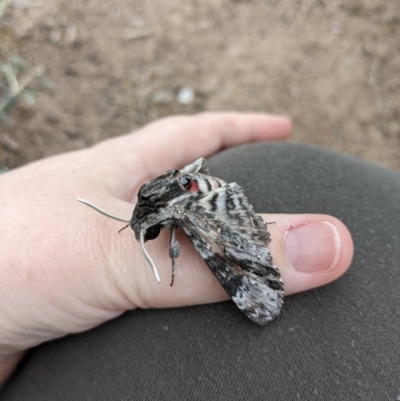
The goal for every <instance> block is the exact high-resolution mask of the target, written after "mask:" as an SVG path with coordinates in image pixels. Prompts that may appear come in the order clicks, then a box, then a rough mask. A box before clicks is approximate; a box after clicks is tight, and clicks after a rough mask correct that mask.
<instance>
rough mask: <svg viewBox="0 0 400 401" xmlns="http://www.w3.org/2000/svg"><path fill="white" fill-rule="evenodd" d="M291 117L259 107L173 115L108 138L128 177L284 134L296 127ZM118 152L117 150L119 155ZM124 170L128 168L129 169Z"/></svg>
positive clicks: (110, 150) (156, 172) (110, 149)
mask: <svg viewBox="0 0 400 401" xmlns="http://www.w3.org/2000/svg"><path fill="white" fill-rule="evenodd" d="M291 129H292V125H291V122H290V120H289V119H288V118H287V117H283V116H274V115H268V114H260V113H235V112H227V113H202V114H197V115H194V116H174V117H168V118H165V119H162V120H159V121H156V122H154V123H151V124H149V125H147V126H145V127H144V128H142V129H141V130H139V131H138V132H137V133H135V134H134V135H132V134H128V135H125V136H122V137H118V138H115V139H111V140H108V141H106V142H105V143H104V145H105V146H106V148H107V153H108V155H109V157H113V163H115V166H116V168H118V169H123V173H122V171H121V170H120V171H119V172H120V173H122V175H123V176H125V177H128V176H129V177H132V175H133V174H138V172H139V171H142V172H143V173H144V174H145V175H146V176H145V177H142V179H144V178H146V179H147V178H151V177H155V176H157V175H160V174H162V173H164V172H165V171H167V170H168V169H171V168H177V167H182V166H184V165H186V164H188V163H190V162H192V161H193V160H195V159H197V158H199V157H207V156H210V155H212V154H214V153H216V152H218V151H220V150H222V149H225V148H229V147H232V146H238V145H241V144H245V143H251V142H262V141H267V140H283V139H285V138H287V137H288V136H289V135H290V133H291ZM116 155H118V160H114V159H117V157H116ZM124 173H125V174H124Z"/></svg>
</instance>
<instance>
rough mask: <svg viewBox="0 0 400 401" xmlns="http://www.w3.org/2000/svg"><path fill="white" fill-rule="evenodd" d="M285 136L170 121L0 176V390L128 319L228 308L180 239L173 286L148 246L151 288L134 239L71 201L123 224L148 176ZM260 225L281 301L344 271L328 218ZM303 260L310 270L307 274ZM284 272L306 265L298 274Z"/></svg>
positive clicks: (246, 120) (223, 124)
mask: <svg viewBox="0 0 400 401" xmlns="http://www.w3.org/2000/svg"><path fill="white" fill-rule="evenodd" d="M290 132H291V123H290V121H289V120H288V119H286V118H284V117H277V116H269V115H262V114H243V113H206V114H199V115H196V116H190V117H189V116H185V117H183V116H182V117H181V116H178V117H171V118H166V119H163V120H160V121H157V122H155V123H152V124H150V125H147V126H145V127H144V128H142V129H141V130H139V131H138V132H136V133H135V134H129V135H125V136H121V137H118V138H115V139H111V140H108V141H105V142H102V143H100V144H98V145H96V146H94V147H92V148H89V149H85V150H82V151H76V152H71V153H65V154H62V155H59V156H56V157H52V158H48V159H44V160H41V161H38V162H36V163H32V164H30V165H27V166H25V167H22V168H19V169H16V170H14V171H11V172H9V173H7V174H4V175H2V176H0V221H1V226H2V228H3V229H2V232H1V234H0V243H1V247H0V381H3V380H5V379H6V378H7V377H8V376H9V375H10V374H11V373H12V371H13V370H14V369H15V367H16V365H17V364H18V362H19V361H20V359H21V358H22V356H23V355H24V353H25V351H26V350H27V349H29V348H31V347H34V346H36V345H38V344H40V343H42V342H44V341H49V340H52V339H55V338H58V337H62V336H64V335H66V334H69V333H77V332H81V331H84V330H88V329H91V328H93V327H95V326H97V325H99V324H101V323H103V322H105V321H107V320H109V319H112V318H115V317H117V316H119V315H120V314H122V313H123V312H125V311H126V310H131V309H135V308H165V307H175V306H185V305H194V304H202V303H212V302H217V301H223V300H227V299H228V296H227V295H226V293H225V292H224V290H223V289H222V287H221V285H220V284H219V283H218V281H217V280H216V279H215V278H214V276H213V275H212V273H211V271H210V270H209V269H208V268H207V266H206V264H205V263H204V262H203V261H202V260H201V258H200V257H199V255H198V254H197V253H196V252H195V251H194V249H193V247H192V245H191V244H190V243H189V241H188V240H187V239H186V238H185V237H184V235H183V234H182V233H180V232H178V234H177V239H178V241H179V243H180V246H181V255H180V257H179V258H178V260H177V272H176V276H175V283H174V286H173V287H170V285H169V284H170V281H171V261H170V259H169V258H168V246H169V233H167V232H163V233H162V234H161V235H160V237H159V238H157V239H156V240H154V241H151V242H148V243H147V249H148V252H149V253H150V254H151V256H152V259H153V261H154V262H155V264H156V266H157V269H158V271H159V272H160V276H161V285H160V284H159V283H158V282H157V280H156V279H155V277H154V275H153V273H152V271H151V269H150V267H149V265H148V264H147V261H146V259H145V258H144V256H143V254H142V252H141V250H140V246H139V244H138V242H137V241H136V240H135V238H134V234H133V232H132V231H130V230H129V229H127V230H125V231H123V232H121V233H120V234H118V230H119V229H120V228H121V227H123V223H120V222H118V221H115V220H111V219H108V218H106V217H104V216H102V215H100V214H98V213H97V212H95V211H94V210H92V209H90V208H88V207H87V206H85V205H83V204H81V203H79V202H77V201H75V199H74V198H75V197H80V198H84V199H86V200H89V201H90V202H93V203H95V204H96V205H98V206H99V207H101V208H103V209H105V210H107V211H108V212H109V213H112V214H114V215H117V216H119V217H121V218H124V219H130V217H131V215H132V211H133V204H134V203H135V202H136V194H137V192H138V189H139V187H140V186H141V185H142V184H143V183H144V182H146V181H148V180H149V179H151V178H154V177H156V176H158V175H160V174H163V173H165V172H166V171H167V170H168V169H172V168H179V167H182V166H184V165H186V164H188V163H190V162H192V161H193V160H195V159H197V158H199V157H208V156H210V155H212V154H215V153H217V152H218V151H219V150H221V149H225V148H228V147H231V146H237V145H240V144H246V143H251V142H261V141H269V140H284V139H285V138H287V137H288V136H289V135H290ZM221 178H223V177H221ZM260 185H262V183H260ZM262 217H263V219H264V220H265V221H267V222H271V221H273V222H275V224H271V225H269V226H268V229H269V231H270V232H271V237H272V242H271V243H270V245H269V249H270V252H271V254H272V256H273V259H274V263H275V265H277V266H279V268H280V271H281V274H282V280H283V282H284V286H285V295H290V294H294V293H297V292H301V291H306V290H309V289H311V288H314V287H318V286H321V285H324V284H327V283H329V282H331V281H333V280H335V279H336V278H338V277H339V276H340V275H342V274H343V273H344V272H345V271H346V269H347V268H348V267H349V265H350V262H351V258H352V255H353V245H352V240H351V236H350V234H349V232H348V230H347V228H346V227H345V226H344V225H343V223H341V222H340V221H339V220H337V219H335V218H334V217H331V216H326V215H279V214H275V215H271V214H269V215H262ZM318 222H323V223H322V224H320V223H318ZM296 227H300V228H301V229H300V230H298V231H297V233H298V234H299V235H297V234H296V235H297V237H296V241H295V243H296V244H299V245H298V246H297V245H296V246H294V248H293V241H292V239H290V241H292V242H291V243H290V244H291V245H288V243H289V242H288V241H289V238H292V237H293V235H291V233H293V232H295V231H293V228H296ZM324 227H328V228H327V229H326V230H325V229H324ZM313 230H314V231H313ZM318 230H320V231H318ZM321 230H322V231H321ZM324 230H325V231H324ZM329 233H334V234H333V235H331V234H329ZM314 234H315V237H316V238H319V240H318V241H319V242H318V247H317V248H318V249H315V254H313V252H314V251H313V248H312V247H310V251H309V252H310V255H305V256H304V255H303V254H301V252H302V246H301V244H302V241H303V239H304V241H305V240H306V236H307V235H308V236H310V235H311V236H312V235H314ZM301 235H304V238H303V239H302V238H301ZM298 237H299V238H298ZM289 248H290V249H291V250H288V249H289ZM293 249H294V250H293ZM299 249H300V250H299ZM321 249H322V250H324V251H321ZM289 253H290V255H289ZM300 254H301V255H300ZM288 255H289V256H288ZM299 255H300V256H299ZM301 257H302V258H303V259H302V261H301V262H300V261H299V262H297V261H296V258H301ZM307 257H308V258H309V260H310V264H309V267H307V266H306V267H304V265H305V262H304V261H307V260H308V259H307ZM304 258H305V259H304ZM289 261H290V262H289ZM293 263H294V264H295V265H296V264H297V263H298V265H299V266H303V267H302V268H301V269H300V270H301V271H299V269H296V268H293V267H292V266H293ZM306 265H307V264H306ZM327 266H328V267H327ZM238 313H240V312H239V311H238ZM243 319H246V318H245V317H244V316H243ZM271 324H273V323H271ZM265 329H266V330H267V329H268V328H265Z"/></svg>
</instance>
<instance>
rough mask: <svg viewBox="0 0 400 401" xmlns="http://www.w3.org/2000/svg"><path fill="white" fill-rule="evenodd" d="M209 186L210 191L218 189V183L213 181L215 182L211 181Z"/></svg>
mask: <svg viewBox="0 0 400 401" xmlns="http://www.w3.org/2000/svg"><path fill="white" fill-rule="evenodd" d="M211 186H212V189H217V188H219V184H218V182H217V181H215V180H212V181H211Z"/></svg>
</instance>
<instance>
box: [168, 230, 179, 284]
mask: <svg viewBox="0 0 400 401" xmlns="http://www.w3.org/2000/svg"><path fill="white" fill-rule="evenodd" d="M175 236H176V226H173V227H172V228H171V240H170V243H169V257H170V258H171V260H172V279H171V287H172V285H173V284H174V277H175V268H176V262H175V260H176V258H177V257H178V256H179V254H180V249H179V242H178V241H177V240H176V238H175Z"/></svg>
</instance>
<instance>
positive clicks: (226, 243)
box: [77, 158, 283, 325]
mask: <svg viewBox="0 0 400 401" xmlns="http://www.w3.org/2000/svg"><path fill="white" fill-rule="evenodd" d="M77 200H79V201H81V202H83V203H85V204H87V205H89V206H91V207H93V208H94V209H96V210H97V211H99V212H100V213H102V214H105V215H106V216H108V217H111V218H114V219H117V220H120V221H125V222H127V223H129V224H128V225H127V226H125V227H124V228H126V227H129V226H130V227H131V228H132V230H133V231H134V233H135V237H136V239H137V240H138V241H139V242H140V244H141V246H142V249H143V252H144V254H145V256H146V258H147V260H148V262H149V264H150V266H151V268H152V269H153V272H154V274H155V276H156V278H157V280H158V281H160V278H159V275H158V272H157V269H156V267H155V265H154V263H153V261H152V260H151V258H150V256H149V254H148V253H147V251H146V248H145V246H144V244H145V242H146V241H148V240H152V239H155V238H157V236H158V235H159V233H160V230H162V229H165V228H168V229H170V230H171V239H170V249H169V256H170V258H171V260H172V281H171V285H172V284H173V281H174V275H175V268H176V259H177V258H178V256H179V253H180V250H179V243H178V241H177V240H176V230H177V228H178V227H179V228H180V229H181V230H182V231H183V232H184V233H185V234H186V236H187V237H188V238H189V240H190V241H191V242H192V244H193V246H194V247H195V249H196V250H197V252H198V253H199V254H200V256H201V257H202V258H203V260H204V261H205V262H206V264H207V265H208V267H209V268H210V269H211V271H212V272H213V273H214V275H215V276H216V278H217V279H218V280H219V282H220V283H221V285H222V287H223V288H224V289H225V291H226V292H227V293H228V295H229V296H230V297H231V298H232V300H233V302H234V303H235V304H236V305H237V307H238V308H239V309H240V310H241V311H242V312H243V313H244V314H245V315H246V316H247V317H248V318H250V319H251V320H252V321H253V322H255V323H257V324H259V325H265V324H266V323H268V322H269V321H270V320H272V319H274V318H275V317H276V316H278V315H279V313H280V310H281V308H282V305H283V283H282V281H281V279H280V273H279V270H278V268H277V267H276V266H274V265H273V263H272V257H271V255H270V253H269V251H268V249H267V247H266V246H267V244H268V243H269V242H270V240H271V239H270V234H269V232H268V231H267V227H266V224H265V223H264V222H263V220H262V219H261V217H260V216H259V215H257V214H256V213H255V212H254V210H253V207H252V206H251V205H250V204H249V202H248V201H247V198H246V196H245V195H244V192H243V189H242V188H241V187H240V186H239V185H238V184H236V183H230V184H227V183H226V182H224V181H222V180H221V179H219V178H216V177H213V176H210V175H209V172H208V168H207V165H206V160H205V159H203V158H201V159H198V160H196V161H195V162H193V163H191V164H189V165H187V166H186V167H183V168H182V169H181V170H170V171H167V173H166V174H164V175H161V176H159V177H157V178H154V179H153V180H151V181H149V182H148V183H146V184H144V185H143V186H142V187H141V188H140V189H139V193H138V202H137V204H136V206H135V208H134V211H133V215H132V218H131V220H123V219H119V218H116V217H115V216H112V215H110V214H108V213H106V212H104V211H103V210H101V209H100V208H98V207H97V206H94V205H92V204H91V203H89V202H87V201H84V200H82V199H78V198H77ZM124 228H123V229H124Z"/></svg>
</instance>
